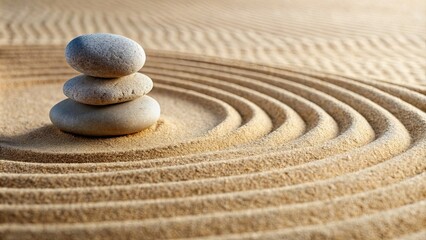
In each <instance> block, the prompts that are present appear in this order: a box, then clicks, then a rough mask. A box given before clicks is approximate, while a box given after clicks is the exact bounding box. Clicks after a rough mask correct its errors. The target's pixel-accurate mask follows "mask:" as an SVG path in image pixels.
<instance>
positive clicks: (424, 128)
mask: <svg viewBox="0 0 426 240" xmlns="http://www.w3.org/2000/svg"><path fill="white" fill-rule="evenodd" d="M62 51H63V46H37V47H36V46H33V47H31V46H27V47H19V46H15V47H11V46H10V47H2V48H1V49H0V53H1V54H0V63H1V64H0V92H1V95H0V96H1V102H2V108H1V109H0V110H1V112H0V113H1V114H0V122H1V126H0V127H1V135H0V159H2V160H0V170H1V173H0V186H1V188H0V235H1V236H4V237H5V238H6V239H81V238H93V237H97V238H102V239H130V238H135V239H139V238H144V239H158V238H191V239H193V238H203V239H223V238H227V239H310V238H340V239H348V238H356V239H375V238H407V239H421V238H423V237H424V236H425V232H426V229H425V226H426V173H425V170H426V114H425V112H424V111H425V109H426V96H425V95H424V91H423V90H422V89H421V88H420V87H419V88H416V87H411V88H408V87H404V86H403V85H395V84H390V83H382V82H380V81H374V82H365V81H363V80H361V79H349V78H345V77H339V76H335V75H327V74H322V73H318V72H314V71H306V70H303V69H283V68H273V67H268V66H262V65H255V64H250V63H245V62H239V61H230V60H224V59H220V58H207V57H200V56H193V55H183V54H176V53H168V52H157V51H152V52H148V55H149V56H148V59H149V61H148V63H147V65H146V66H145V67H144V68H143V72H144V73H146V74H148V75H149V76H150V77H151V78H152V79H153V80H154V82H155V88H154V89H155V90H154V91H153V92H152V95H153V96H154V97H155V98H156V99H158V101H159V102H160V104H161V106H162V111H163V113H162V117H161V119H160V121H159V122H158V124H157V125H156V126H153V127H152V128H150V129H148V130H145V131H143V132H141V133H137V134H133V135H129V136H124V137H115V138H84V137H79V136H74V135H70V134H66V133H62V132H60V131H59V130H57V129H56V128H54V127H53V126H52V125H51V123H50V121H49V119H48V111H49V109H50V107H51V106H52V105H53V104H54V103H55V102H57V101H59V100H60V99H63V98H64V96H63V95H62V93H61V87H62V84H63V82H64V81H65V80H66V79H67V78H69V77H71V76H73V75H74V74H75V72H73V70H71V69H70V68H69V67H67V66H66V64H65V62H64V60H63V56H62V54H63V53H62Z"/></svg>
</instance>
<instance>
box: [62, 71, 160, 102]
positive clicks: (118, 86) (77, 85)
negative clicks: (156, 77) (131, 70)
mask: <svg viewBox="0 0 426 240" xmlns="http://www.w3.org/2000/svg"><path fill="white" fill-rule="evenodd" d="M152 87H153V82H152V80H151V78H149V77H148V76H146V75H144V74H142V73H135V74H131V75H127V76H124V77H121V78H97V77H91V76H87V75H79V76H77V77H74V78H71V79H70V80H68V81H67V82H66V83H65V84H64V87H63V91H64V94H65V96H67V97H69V98H71V99H72V100H74V101H77V102H80V103H84V104H90V105H108V104H115V103H120V102H127V101H130V100H133V99H136V98H138V97H141V96H143V95H145V94H147V93H149V92H150V91H151V90H152Z"/></svg>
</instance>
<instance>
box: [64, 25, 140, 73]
mask: <svg viewBox="0 0 426 240" xmlns="http://www.w3.org/2000/svg"><path fill="white" fill-rule="evenodd" d="M65 57H66V60H67V62H68V64H69V65H70V66H71V67H73V68H74V69H75V70H77V71H79V72H81V73H84V74H86V75H89V76H93V77H102V78H115V77H123V76H126V75H129V74H132V73H135V72H137V71H139V70H140V69H141V68H142V67H143V65H144V64H145V60H146V55H145V52H144V50H143V48H142V47H141V46H140V45H139V44H138V43H137V42H135V41H133V40H132V39H129V38H126V37H123V36H120V35H116V34H110V33H94V34H87V35H81V36H78V37H76V38H74V39H73V40H71V42H69V43H68V45H67V47H66V49H65Z"/></svg>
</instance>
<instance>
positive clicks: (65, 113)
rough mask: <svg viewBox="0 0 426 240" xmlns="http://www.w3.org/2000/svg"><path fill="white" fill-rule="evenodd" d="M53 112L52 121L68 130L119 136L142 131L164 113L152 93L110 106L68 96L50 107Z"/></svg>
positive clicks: (91, 134) (83, 133) (81, 133)
mask: <svg viewBox="0 0 426 240" xmlns="http://www.w3.org/2000/svg"><path fill="white" fill-rule="evenodd" d="M49 116H50V120H51V121H52V123H53V124H54V125H55V126H56V127H58V128H59V129H61V130H62V131H65V132H70V133H74V134H79V135H88V136H119V135H125V134H130V133H135V132H139V131H141V130H143V129H145V128H148V127H150V126H152V125H153V124H155V123H156V122H157V120H158V119H159V117H160V105H159V104H158V102H157V101H156V100H155V99H153V98H151V97H149V96H143V97H140V98H137V99H135V100H133V101H129V102H125V103H118V104H113V105H107V106H93V105H86V104H81V103H78V102H75V101H73V100H71V99H65V100H63V101H61V102H59V103H58V104H56V105H55V106H54V107H53V108H52V109H51V110H50V114H49Z"/></svg>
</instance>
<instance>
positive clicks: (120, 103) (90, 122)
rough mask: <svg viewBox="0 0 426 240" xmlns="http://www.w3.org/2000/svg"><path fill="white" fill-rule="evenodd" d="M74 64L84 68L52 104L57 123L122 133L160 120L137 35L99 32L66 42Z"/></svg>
mask: <svg viewBox="0 0 426 240" xmlns="http://www.w3.org/2000/svg"><path fill="white" fill-rule="evenodd" d="M65 56H66V60H67V62H68V64H69V65H70V66H71V67H73V68H74V69H76V70H77V71H79V72H81V73H83V75H79V76H76V77H74V78H71V79H70V80H68V81H67V82H66V83H65V84H64V87H63V91H64V94H65V95H66V96H67V97H68V99H65V100H63V101H62V102H59V103H58V104H56V105H55V106H54V107H53V108H52V109H51V110H50V119H51V121H52V123H53V124H54V125H55V126H57V127H58V128H59V129H61V130H62V131H65V132H70V133H75V134H80V135H88V136H117V135H125V134H130V133H135V132H139V131H141V130H143V129H145V128H148V127H150V126H151V125H153V124H155V123H156V122H157V121H158V119H159V117H160V105H159V104H158V102H157V101H156V100H155V99H153V98H151V97H149V96H147V95H146V94H147V93H149V92H150V91H151V89H152V87H153V82H152V80H151V79H150V78H149V77H148V76H146V75H144V74H142V73H138V72H137V71H138V70H140V69H141V68H142V67H143V65H144V63H145V60H146V56H145V52H144V50H143V48H142V47H141V46H140V45H139V44H138V43H137V42H135V41H133V40H131V39H128V38H126V37H123V36H119V35H115V34H106V33H97V34H88V35H82V36H79V37H77V38H75V39H73V40H72V41H71V42H70V43H69V44H68V45H67V47H66V50H65Z"/></svg>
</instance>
